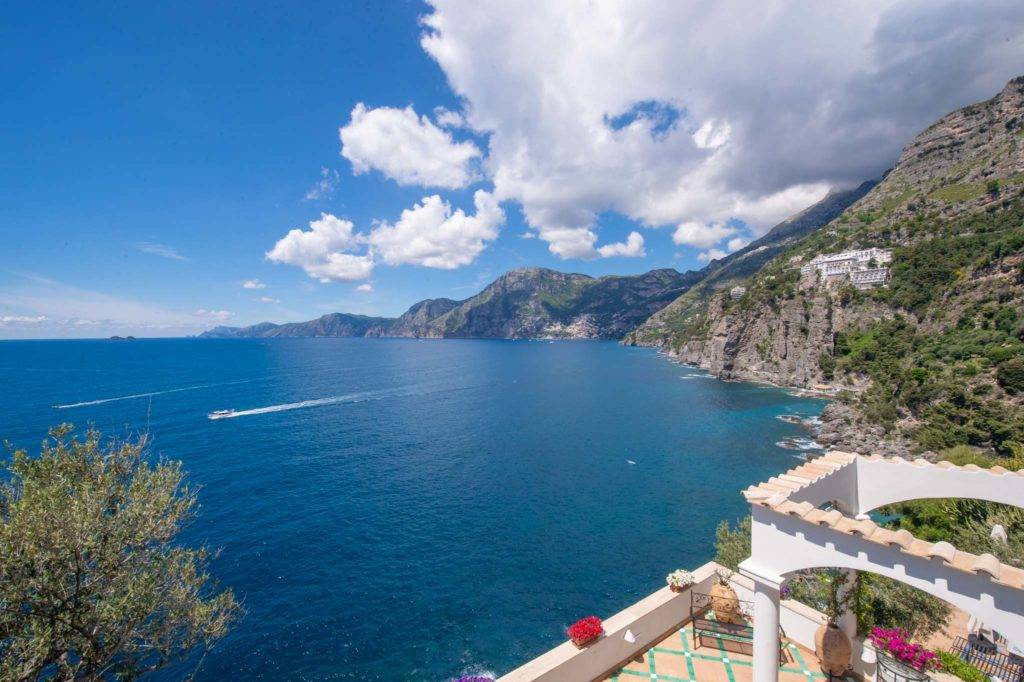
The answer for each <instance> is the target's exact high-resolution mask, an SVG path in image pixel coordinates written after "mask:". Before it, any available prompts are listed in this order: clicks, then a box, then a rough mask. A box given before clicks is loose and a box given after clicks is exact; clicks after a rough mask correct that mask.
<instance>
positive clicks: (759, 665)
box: [740, 559, 783, 682]
mask: <svg viewBox="0 0 1024 682" xmlns="http://www.w3.org/2000/svg"><path fill="white" fill-rule="evenodd" d="M749 561H750V560H749V559H748V560H747V561H745V562H743V563H742V564H740V573H742V574H743V575H745V576H747V577H748V578H750V579H751V580H753V581H754V682H778V680H779V644H780V642H779V589H780V588H781V587H782V582H783V580H782V578H781V577H780V576H775V575H765V574H764V573H762V572H761V571H758V570H756V569H755V568H754V567H752V566H750V565H749V563H748V562H749Z"/></svg>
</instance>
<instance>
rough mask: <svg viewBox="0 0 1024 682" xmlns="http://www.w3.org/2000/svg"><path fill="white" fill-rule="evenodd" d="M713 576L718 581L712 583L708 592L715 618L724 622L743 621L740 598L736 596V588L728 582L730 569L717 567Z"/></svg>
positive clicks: (730, 575) (730, 574)
mask: <svg viewBox="0 0 1024 682" xmlns="http://www.w3.org/2000/svg"><path fill="white" fill-rule="evenodd" d="M715 576H716V577H717V578H718V582H716V583H715V584H714V585H712V587H711V590H710V593H709V594H710V596H711V610H712V611H714V612H715V618H716V619H717V620H720V621H722V622H725V623H736V624H739V623H743V612H742V611H741V610H740V599H739V597H737V596H736V590H734V589H733V588H732V585H731V584H730V583H729V581H730V580H731V579H732V571H730V570H729V569H727V568H719V569H718V570H717V571H715Z"/></svg>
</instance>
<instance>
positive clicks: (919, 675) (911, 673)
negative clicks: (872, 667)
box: [876, 651, 928, 682]
mask: <svg viewBox="0 0 1024 682" xmlns="http://www.w3.org/2000/svg"><path fill="white" fill-rule="evenodd" d="M876 677H877V678H878V682H924V680H927V679H928V673H925V672H921V671H920V670H917V669H916V668H912V667H910V666H909V665H907V664H905V663H902V662H900V661H898V660H896V659H895V658H893V657H892V656H890V655H889V654H887V653H885V652H882V651H879V652H878V672H877V674H876Z"/></svg>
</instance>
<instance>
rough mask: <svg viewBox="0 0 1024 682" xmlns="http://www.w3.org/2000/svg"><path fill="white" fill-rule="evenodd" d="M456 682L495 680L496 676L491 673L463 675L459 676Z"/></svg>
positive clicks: (487, 681) (486, 681)
mask: <svg viewBox="0 0 1024 682" xmlns="http://www.w3.org/2000/svg"><path fill="white" fill-rule="evenodd" d="M455 682H494V678H493V677H491V676H489V675H463V676H462V677H457V678H456V679H455Z"/></svg>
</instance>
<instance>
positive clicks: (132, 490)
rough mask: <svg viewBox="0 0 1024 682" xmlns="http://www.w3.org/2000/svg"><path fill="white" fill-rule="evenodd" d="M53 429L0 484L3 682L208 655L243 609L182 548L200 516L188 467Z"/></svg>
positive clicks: (134, 445) (199, 559)
mask: <svg viewBox="0 0 1024 682" xmlns="http://www.w3.org/2000/svg"><path fill="white" fill-rule="evenodd" d="M71 431H72V427H71V426H70V425H63V426H60V427H57V428H54V429H52V430H51V431H50V437H49V438H48V439H47V440H45V441H44V442H43V445H42V449H41V452H40V454H39V456H38V457H30V456H29V455H28V454H27V453H26V452H24V451H17V452H14V453H13V456H12V457H11V458H10V460H9V461H7V462H5V469H6V470H5V471H4V472H3V473H2V474H0V478H2V479H4V480H5V481H6V483H4V484H3V485H2V486H0V679H4V680H28V679H37V678H46V679H60V680H73V679H91V680H95V679H132V678H135V677H138V676H139V675H141V674H143V673H146V672H149V671H152V670H155V669H157V668H160V667H162V666H164V665H166V664H168V663H169V662H171V661H173V660H176V659H179V658H181V657H184V656H186V655H187V654H188V653H189V652H190V651H192V650H193V649H195V648H198V647H208V646H210V645H211V644H212V643H213V642H214V641H216V640H217V639H218V638H220V637H221V636H223V635H224V633H225V632H226V630H227V629H228V627H229V625H230V624H231V622H232V621H233V620H234V619H235V618H236V617H237V616H238V615H239V612H240V608H239V606H238V604H237V602H236V601H235V597H234V595H233V594H232V592H231V591H230V590H224V591H217V588H216V586H215V585H214V584H212V582H211V580H210V578H209V576H208V575H207V573H206V569H205V566H206V560H207V557H208V554H207V552H206V551H205V550H203V549H188V548H184V547H180V546H176V545H175V544H174V543H173V541H174V539H175V536H176V535H177V534H178V532H179V531H180V530H181V528H182V525H183V524H184V523H186V522H187V521H188V519H189V518H190V517H191V516H192V515H193V514H194V512H195V510H196V497H195V493H194V491H193V490H191V489H190V488H188V487H186V486H185V485H183V483H182V471H181V467H180V464H179V463H176V462H159V463H156V464H149V463H148V462H147V461H146V460H145V459H144V457H143V450H144V445H145V440H144V439H139V440H137V441H134V442H114V441H109V442H105V443H104V442H103V441H101V437H100V434H99V433H98V432H96V431H92V430H91V431H89V432H87V433H86V434H85V435H84V437H83V438H81V439H79V438H78V437H74V436H72V435H71Z"/></svg>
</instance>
